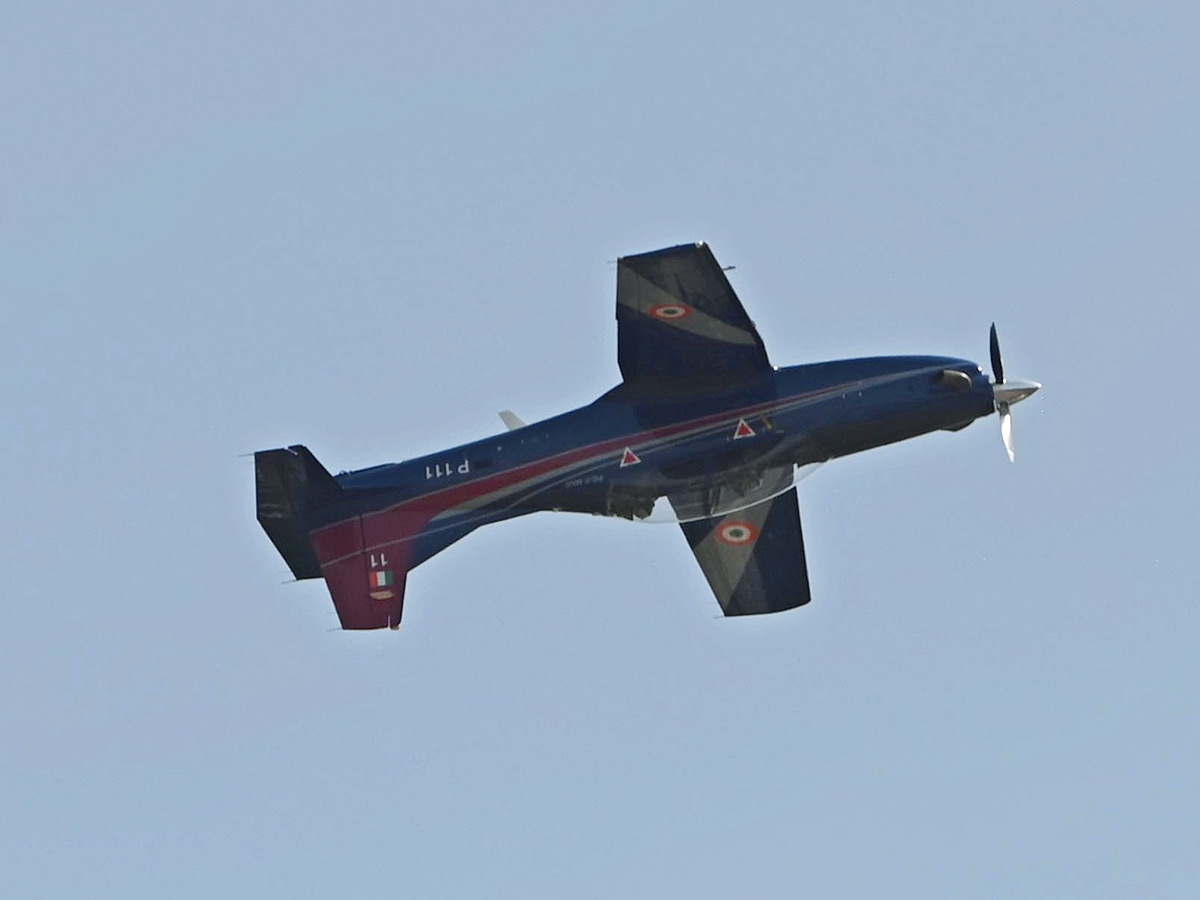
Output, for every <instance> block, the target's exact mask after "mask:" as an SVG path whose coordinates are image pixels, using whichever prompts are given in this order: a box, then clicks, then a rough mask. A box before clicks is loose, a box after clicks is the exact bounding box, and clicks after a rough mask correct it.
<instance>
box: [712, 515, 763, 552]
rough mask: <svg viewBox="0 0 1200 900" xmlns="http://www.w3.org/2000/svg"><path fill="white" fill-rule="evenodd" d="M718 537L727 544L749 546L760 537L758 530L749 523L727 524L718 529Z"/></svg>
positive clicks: (736, 522)
mask: <svg viewBox="0 0 1200 900" xmlns="http://www.w3.org/2000/svg"><path fill="white" fill-rule="evenodd" d="M717 537H718V538H719V539H720V540H721V541H722V542H724V543H726V544H734V545H735V546H736V545H738V544H748V543H750V542H751V541H752V540H754V539H755V538H756V537H758V529H757V528H755V527H754V526H753V525H751V524H750V523H749V522H738V521H733V522H726V523H725V524H724V525H722V526H720V527H719V528H718V529H717Z"/></svg>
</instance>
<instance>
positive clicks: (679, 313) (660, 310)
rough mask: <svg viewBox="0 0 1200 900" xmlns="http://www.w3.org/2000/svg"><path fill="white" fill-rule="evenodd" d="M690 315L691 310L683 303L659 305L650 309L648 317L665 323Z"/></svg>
mask: <svg viewBox="0 0 1200 900" xmlns="http://www.w3.org/2000/svg"><path fill="white" fill-rule="evenodd" d="M691 314H692V308H691V307H690V306H688V305H687V304H685V303H660V304H658V306H652V307H650V315H652V316H654V318H656V319H662V320H663V321H665V322H674V321H675V320H676V319H683V318H686V317H687V316H690V315H691Z"/></svg>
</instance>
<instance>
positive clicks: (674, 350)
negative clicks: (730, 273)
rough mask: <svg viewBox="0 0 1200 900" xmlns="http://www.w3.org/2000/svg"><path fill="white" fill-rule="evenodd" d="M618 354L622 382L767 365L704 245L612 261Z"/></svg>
mask: <svg viewBox="0 0 1200 900" xmlns="http://www.w3.org/2000/svg"><path fill="white" fill-rule="evenodd" d="M617 358H618V362H619V363H620V366H621V375H622V377H623V378H624V379H625V381H626V382H627V383H634V382H638V381H642V380H644V379H660V378H669V379H676V378H688V377H697V376H700V377H703V376H714V375H719V376H724V377H727V378H728V377H735V378H736V377H753V376H755V375H759V374H764V373H766V372H769V371H771V364H770V362H769V361H768V360H767V351H766V348H765V347H764V346H763V342H762V338H760V337H759V335H758V331H757V330H756V329H755V327H754V323H753V322H752V321H750V317H749V316H748V315H746V310H745V309H743V308H742V304H741V301H739V300H738V298H737V294H735V293H734V291H733V288H732V287H731V286H730V284H729V279H727V278H726V277H725V272H724V271H723V270H722V269H721V266H720V265H719V264H718V263H717V260H716V258H715V257H714V256H713V253H712V251H711V250H710V249H709V248H708V245H707V244H682V245H680V246H678V247H668V248H666V249H665V250H655V251H654V252H652V253H641V254H638V255H637V256H625V257H622V258H621V259H619V260H617Z"/></svg>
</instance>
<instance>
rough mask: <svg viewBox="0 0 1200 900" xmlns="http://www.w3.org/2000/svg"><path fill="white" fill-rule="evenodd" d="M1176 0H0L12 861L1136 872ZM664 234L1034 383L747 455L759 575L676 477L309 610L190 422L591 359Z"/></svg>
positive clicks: (456, 402) (843, 878)
mask: <svg viewBox="0 0 1200 900" xmlns="http://www.w3.org/2000/svg"><path fill="white" fill-rule="evenodd" d="M1198 18H1200V16H1198V14H1197V13H1196V12H1195V11H1194V10H1193V9H1192V8H1191V6H1190V5H1188V4H1171V3H1163V4H1156V5H1154V6H1153V7H1152V8H1148V7H1145V6H1143V5H1140V4H1106V3H1099V4H1087V5H1081V4H1033V3H1029V4H1007V5H1000V6H996V5H995V4H961V3H923V4H909V5H905V6H900V5H897V4H889V3H855V4H847V5H842V6H840V7H838V8H836V9H830V8H828V5H827V4H824V5H823V4H812V5H793V4H778V5H773V4H749V5H743V6H741V7H738V8H737V9H733V8H731V7H726V6H723V5H715V4H713V5H706V4H695V3H692V4H683V3H677V4H649V5H647V4H607V5H602V6H591V7H588V8H586V9H585V8H582V7H580V6H576V5H573V4H571V5H554V4H546V5H538V4H518V5H505V6H504V7H503V8H501V7H498V6H489V5H481V4H470V3H467V4H458V5H453V6H450V5H447V6H444V7H441V8H438V9H436V10H435V9H433V8H416V7H415V6H414V7H413V8H411V9H410V8H405V7H404V6H403V5H394V4H367V5H354V6H352V7H346V6H344V5H334V4H329V5H322V4H250V5H246V4H208V5H205V6H204V7H203V8H198V9H193V10H190V11H187V10H180V9H177V8H170V7H165V6H162V5H154V4H144V5H139V4H120V3H115V4H106V5H105V8H104V9H103V10H100V9H86V10H85V9H81V8H78V7H76V6H74V5H68V4H57V5H56V4H49V3H47V4H38V5H36V6H32V5H18V6H10V7H9V8H8V9H6V10H5V12H4V13H2V14H0V112H2V114H3V115H2V120H3V122H4V128H3V129H0V158H2V159H3V161H4V165H3V166H2V167H0V246H2V247H3V248H4V250H3V260H4V262H3V265H2V266H0V298H2V300H3V310H4V326H5V327H4V328H3V329H0V367H2V368H0V373H2V375H3V384H4V398H5V402H4V408H5V428H4V431H3V434H4V437H3V440H2V441H0V461H2V462H3V466H4V470H5V472H6V473H7V476H8V477H7V479H6V486H5V487H4V489H3V492H2V494H0V496H2V497H3V500H4V513H3V516H0V528H2V532H0V538H2V540H0V554H2V559H3V561H4V570H5V572H6V574H7V582H6V584H7V587H6V590H5V592H4V596H5V600H6V602H5V604H4V610H5V614H6V616H7V622H6V627H5V628H4V629H3V634H2V635H0V666H2V672H3V678H2V681H0V715H2V720H3V722H4V725H5V727H4V732H5V738H4V740H3V742H2V743H0V754H2V755H0V802H2V806H3V808H4V810H5V815H4V816H3V817H0V871H3V873H4V881H5V883H6V890H7V891H8V892H11V893H12V894H13V895H14V896H30V897H35V896H37V897H43V896H59V897H72V896H88V897H95V896H113V897H117V896H120V897H129V896H162V895H164V894H168V895H171V896H180V897H192V896H194V897H208V896H212V895H213V894H222V895H226V896H264V895H272V896H278V895H282V894H287V895H291V896H330V895H332V894H335V893H337V894H341V895H354V896H414V897H416V896H421V897H458V896H521V897H561V896H580V897H611V896H615V895H632V896H662V895H664V894H668V893H669V894H672V895H678V896H683V895H690V896H698V897H706V896H714V897H715V896H728V895H731V894H736V895H739V896H745V895H762V896H794V895H796V894H797V893H798V892H801V891H803V892H805V893H807V894H810V895H815V896H897V895H914V896H917V895H919V896H934V897H938V896H941V897H961V896H995V897H1013V896H1079V895H1087V896H1130V895H1135V894H1136V895H1149V896H1163V897H1169V896H1177V897H1185V896H1191V895H1192V894H1193V892H1194V886H1195V884H1196V883H1197V881H1198V880H1200V864H1198V863H1197V856H1196V853H1195V846H1196V843H1197V838H1198V837H1200V823H1198V821H1197V818H1198V814H1197V808H1198V801H1200V776H1198V775H1197V768H1196V759H1197V758H1200V719H1198V717H1197V715H1196V712H1195V701H1194V699H1193V695H1194V693H1195V687H1196V684H1197V680H1198V678H1200V661H1198V656H1197V654H1196V650H1195V648H1196V643H1197V636H1198V634H1197V632H1198V625H1200V613H1198V612H1197V603H1196V601H1197V599H1200V565H1198V563H1197V553H1196V546H1197V545H1196V540H1197V538H1196V536H1197V533H1198V532H1200V527H1198V526H1200V522H1198V521H1197V519H1198V516H1197V503H1198V500H1200V497H1198V496H1197V494H1198V491H1197V484H1198V480H1197V476H1196V471H1195V468H1196V450H1195V447H1196V445H1197V439H1198V437H1200V436H1198V434H1197V426H1196V420H1195V416H1194V415H1193V413H1192V410H1191V409H1190V405H1189V404H1188V402H1187V401H1186V399H1184V398H1186V397H1187V396H1188V395H1189V385H1190V382H1191V380H1192V377H1193V375H1194V365H1193V360H1194V359H1195V339H1196V338H1195V336H1196V334H1197V333H1198V331H1200V327H1198V326H1200V316H1198V314H1197V312H1196V309H1197V307H1196V303H1195V298H1196V297H1197V295H1198V293H1200V254H1197V253H1196V235H1197V233H1200V180H1198V179H1197V175H1196V160H1197V158H1198V155H1200V128H1198V125H1197V117H1196V115H1195V110H1196V109H1197V106H1198V101H1200V97H1198V96H1197V85H1200V63H1198V62H1197V57H1196V54H1195V48H1194V40H1193V38H1194V35H1195V34H1196V31H1197V26H1198V25H1200V21H1198ZM698 239H699V240H706V241H708V242H709V243H710V244H711V245H712V247H713V249H714V251H715V253H716V255H717V257H718V259H719V260H721V262H722V263H724V264H726V265H736V266H737V269H736V271H735V272H733V273H732V276H731V277H732V278H733V283H734V287H735V289H736V290H737V291H738V292H739V294H740V296H741V298H742V300H743V302H744V303H745V305H746V307H747V308H748V310H749V311H750V313H751V315H752V316H753V318H754V319H755V321H756V322H757V324H758V326H759V329H760V331H761V333H762V335H763V337H764V339H765V341H766V343H767V348H768V351H769V352H770V354H771V358H772V360H773V361H774V362H775V363H777V364H792V363H799V362H805V361H815V360H819V359H828V358H837V357H846V356H856V355H864V354H888V353H925V352H929V353H944V354H949V355H956V356H958V355H961V356H966V357H970V358H974V359H978V360H981V361H986V358H987V328H988V325H989V323H990V322H991V321H993V320H995V321H996V322H997V324H998V326H999V329H1000V335H1001V340H1002V343H1003V346H1004V350H1005V360H1006V369H1007V371H1008V372H1009V373H1010V374H1011V375H1014V376H1021V377H1028V378H1034V379H1037V380H1039V381H1043V382H1044V383H1045V384H1046V387H1045V389H1044V390H1043V391H1042V392H1041V393H1040V394H1038V395H1037V396H1036V397H1034V398H1033V399H1031V400H1029V401H1028V402H1026V403H1024V404H1022V405H1021V406H1020V407H1018V408H1017V409H1016V410H1015V426H1016V429H1015V430H1016V441H1017V453H1018V456H1017V463H1016V464H1015V465H1010V464H1009V463H1008V461H1007V459H1006V458H1005V454H1004V450H1003V447H1002V445H1001V442H1000V436H999V433H998V432H999V429H998V427H997V423H996V422H995V420H994V419H987V420H984V421H981V422H978V423H976V424H975V425H973V426H972V427H971V428H969V429H968V430H966V431H964V432H961V433H959V434H953V435H951V434H938V435H933V436H929V437H926V438H922V439H919V440H916V441H912V442H908V443H906V444H903V445H899V446H896V447H890V448H884V449H881V450H877V451H874V452H872V453H869V454H866V455H862V456H859V457H854V458H850V459H846V460H841V461H837V462H835V463H831V464H829V465H827V466H825V467H823V468H822V469H821V470H820V471H819V472H817V473H816V474H815V475H813V476H812V477H811V478H809V479H807V480H806V481H804V482H803V483H802V485H801V509H802V515H803V518H804V524H805V536H806V543H807V549H808V557H809V567H810V577H811V581H812V588H813V593H814V597H815V600H814V603H813V604H812V605H811V606H809V607H807V608H805V609H802V610H798V611H795V612H792V613H785V614H781V615H778V616H772V617H764V618H760V619H755V620H750V621H726V620H723V619H721V618H720V617H719V615H718V613H719V610H718V608H717V606H716V603H715V601H714V600H713V598H712V596H711V594H710V593H709V591H708V588H707V585H706V584H705V582H704V580H703V576H702V574H701V573H700V571H699V568H698V567H697V566H696V564H695V562H694V560H693V559H692V557H691V554H690V553H689V552H688V550H687V547H686V544H685V542H684V540H683V538H682V536H681V535H680V534H679V533H678V531H677V529H675V528H673V527H670V526H640V527H639V526H636V525H632V524H629V523H625V522H613V521H603V520H599V519H593V518H590V517H571V516H569V515H562V516H559V517H557V518H555V517H552V516H551V515H539V516H531V517H528V518H525V519H521V520H518V521H515V522H511V523H506V524H503V525H500V526H496V527H494V528H489V529H484V530H482V531H480V532H477V533H476V534H474V535H472V536H471V538H470V539H469V540H466V541H463V542H462V543H461V544H458V545H456V546H454V547H453V548H451V549H450V550H448V551H447V552H445V553H444V554H442V555H440V556H438V557H436V558H435V559H434V560H432V561H430V562H429V563H427V564H426V565H424V566H423V567H421V568H420V569H418V570H417V571H416V572H414V573H413V574H412V575H411V576H410V578H409V582H408V596H407V603H406V609H405V623H404V626H403V628H402V629H401V630H400V631H399V632H398V633H372V634H344V633H341V632H338V631H336V630H333V629H335V626H336V618H335V617H334V614H333V609H332V606H331V604H330V603H329V601H328V597H327V595H326V593H325V589H324V587H323V585H321V584H320V583H316V582H306V583H304V584H289V585H283V584H281V582H282V581H284V580H285V578H286V577H287V573H286V570H285V569H284V566H283V564H282V561H281V560H280V559H279V558H278V557H277V555H276V554H275V552H274V550H273V548H272V547H271V546H270V544H269V542H268V541H267V539H266V538H265V536H264V535H263V534H262V533H261V531H260V530H259V528H258V526H257V524H256V523H255V521H254V508H253V484H252V469H251V466H250V463H249V462H248V461H247V460H246V459H244V458H240V456H239V454H244V453H249V452H251V451H254V450H256V449H263V448H266V447H274V446H280V445H284V444H289V443H295V442H303V443H306V444H307V445H308V446H309V447H311V448H312V449H313V451H314V452H315V453H316V454H317V455H318V456H319V457H320V458H321V459H322V460H323V461H324V462H325V463H326V464H327V465H328V466H329V467H330V468H331V469H333V470H338V469H348V468H355V467H359V466H364V465H370V464H374V463H377V462H382V461H390V460H396V459H401V458H407V457H411V456H416V455H419V454H421V453H425V452H429V451H432V450H436V449H438V448H439V447H444V446H449V445H452V444H456V443H460V442H462V441H465V440H470V439H473V438H476V437H481V436H484V435H486V434H489V433H492V432H495V431H498V430H500V429H501V427H502V426H501V425H500V423H499V420H498V419H497V418H496V416H495V413H496V411H497V410H499V409H504V408H511V409H513V410H515V411H517V412H518V414H520V415H521V416H523V417H524V418H526V419H527V420H530V421H532V420H534V419H537V418H542V417H545V416H549V415H552V414H554V413H557V412H560V411H562V410H564V409H567V408H570V407H574V406H578V405H582V404H584V403H586V402H589V401H590V400H592V399H593V398H594V397H596V396H598V395H599V394H600V393H602V392H603V391H604V390H606V389H608V388H609V387H611V386H612V385H613V384H615V383H616V381H617V379H618V378H619V375H618V372H617V367H616V329H615V323H614V282H615V268H614V266H613V265H612V264H611V261H612V260H614V259H615V258H616V257H617V256H619V255H622V254H626V253H636V252H640V251H644V250H650V249H654V248H657V247H661V246H666V245H670V244H675V243H680V242H683V241H690V240H698Z"/></svg>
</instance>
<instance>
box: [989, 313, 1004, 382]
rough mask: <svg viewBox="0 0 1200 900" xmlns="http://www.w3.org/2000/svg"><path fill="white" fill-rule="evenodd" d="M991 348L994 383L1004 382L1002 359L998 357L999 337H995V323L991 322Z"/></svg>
mask: <svg viewBox="0 0 1200 900" xmlns="http://www.w3.org/2000/svg"><path fill="white" fill-rule="evenodd" d="M989 343H990V344H991V350H992V375H993V376H994V377H995V379H996V384H1004V360H1002V359H1001V358H1000V338H998V337H996V323H995V322H993V323H992V334H991V340H990V342H989Z"/></svg>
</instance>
